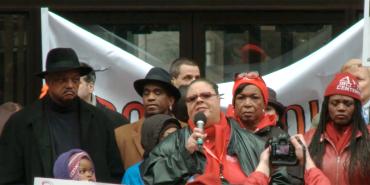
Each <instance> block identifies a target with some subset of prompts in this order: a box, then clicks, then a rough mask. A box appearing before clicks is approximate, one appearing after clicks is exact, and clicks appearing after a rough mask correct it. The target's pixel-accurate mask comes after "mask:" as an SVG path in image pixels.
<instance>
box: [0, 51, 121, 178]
mask: <svg viewBox="0 0 370 185" xmlns="http://www.w3.org/2000/svg"><path fill="white" fill-rule="evenodd" d="M90 71H91V68H86V67H81V66H80V63H79V60H78V57H77V55H76V53H75V52H74V50H72V49H71V48H56V49H52V50H51V51H49V53H48V56H47V59H46V71H44V72H41V73H39V74H38V76H39V77H41V78H45V81H46V84H47V85H48V86H49V90H48V94H47V96H45V97H44V98H42V99H41V100H37V101H36V102H35V103H34V104H32V105H30V106H27V107H25V108H24V109H22V110H21V111H19V112H17V113H15V114H14V115H13V116H12V117H11V118H10V119H9V121H8V123H7V124H6V126H5V128H4V132H3V135H2V136H1V138H0V151H1V152H0V184H33V180H34V177H53V175H52V174H53V172H52V169H53V163H54V161H55V159H56V158H57V157H58V156H59V154H62V153H64V152H66V151H68V150H70V149H73V148H81V149H83V150H85V151H87V152H88V153H89V154H90V156H91V158H92V160H93V161H94V164H95V169H96V178H97V181H103V182H118V181H119V176H120V174H122V170H123V169H122V167H121V165H120V158H119V153H118V150H117V145H116V142H115V139H114V133H113V128H112V126H111V125H110V124H109V119H108V118H107V117H106V116H105V114H104V113H103V112H101V111H100V110H99V109H97V108H96V107H94V106H92V105H89V104H87V103H86V102H84V101H82V100H81V99H80V98H78V96H77V91H78V87H79V84H80V76H83V75H85V74H87V73H89V72H90Z"/></svg>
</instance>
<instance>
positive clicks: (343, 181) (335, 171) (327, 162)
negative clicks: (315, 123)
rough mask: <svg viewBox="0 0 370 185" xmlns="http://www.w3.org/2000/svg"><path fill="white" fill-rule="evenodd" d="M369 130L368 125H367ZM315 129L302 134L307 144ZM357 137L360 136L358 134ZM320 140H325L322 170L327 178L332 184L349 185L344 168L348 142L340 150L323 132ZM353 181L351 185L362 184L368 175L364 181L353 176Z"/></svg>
mask: <svg viewBox="0 0 370 185" xmlns="http://www.w3.org/2000/svg"><path fill="white" fill-rule="evenodd" d="M368 130H369V131H370V126H368ZM315 131H316V129H311V130H309V131H308V132H306V134H305V135H304V137H305V140H306V142H307V143H308V144H310V143H311V140H312V137H313V135H314V134H315ZM357 137H361V134H358V135H357ZM321 142H325V154H324V156H323V160H322V161H323V164H322V169H321V170H322V171H323V172H324V174H325V175H326V176H327V177H328V178H329V180H330V182H331V184H332V185H349V184H350V183H349V179H348V171H347V170H346V165H345V162H346V159H347V158H348V157H349V143H348V144H347V146H346V147H345V148H344V149H343V150H342V151H337V149H336V148H335V145H334V144H333V142H332V141H331V140H330V139H329V137H328V136H327V135H326V133H324V134H323V135H322V138H321ZM353 179H354V180H355V182H354V183H353V184H351V185H356V184H358V185H360V184H361V185H362V184H368V182H370V176H369V177H368V179H367V181H366V182H360V181H356V180H358V179H359V178H356V177H354V178H353Z"/></svg>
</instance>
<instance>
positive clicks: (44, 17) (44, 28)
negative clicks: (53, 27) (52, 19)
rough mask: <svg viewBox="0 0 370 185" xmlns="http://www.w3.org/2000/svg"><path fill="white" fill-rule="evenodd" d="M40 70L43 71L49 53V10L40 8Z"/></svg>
mask: <svg viewBox="0 0 370 185" xmlns="http://www.w3.org/2000/svg"><path fill="white" fill-rule="evenodd" d="M40 11H41V48H42V69H43V70H45V61H46V55H47V53H48V51H49V8H45V7H43V8H41V9H40Z"/></svg>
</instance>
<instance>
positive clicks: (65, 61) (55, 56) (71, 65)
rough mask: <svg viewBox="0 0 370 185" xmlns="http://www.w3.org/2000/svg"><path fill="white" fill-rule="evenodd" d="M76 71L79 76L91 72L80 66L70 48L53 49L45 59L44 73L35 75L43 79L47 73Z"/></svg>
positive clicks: (87, 68) (89, 69)
mask: <svg viewBox="0 0 370 185" xmlns="http://www.w3.org/2000/svg"><path fill="white" fill-rule="evenodd" d="M69 70H78V71H79V72H80V75H81V76H84V75H86V74H88V73H89V72H91V68H89V67H84V66H80V62H79V60H78V57H77V54H76V52H75V51H74V50H73V49H72V48H55V49H52V50H50V51H49V53H48V55H47V57H46V71H43V72H41V73H39V74H37V76H38V77H41V78H45V76H46V75H47V74H49V73H55V72H62V71H69Z"/></svg>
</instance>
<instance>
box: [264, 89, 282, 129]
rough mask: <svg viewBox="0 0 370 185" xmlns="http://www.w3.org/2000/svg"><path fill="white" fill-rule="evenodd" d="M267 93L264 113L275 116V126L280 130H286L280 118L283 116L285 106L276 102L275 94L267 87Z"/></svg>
mask: <svg viewBox="0 0 370 185" xmlns="http://www.w3.org/2000/svg"><path fill="white" fill-rule="evenodd" d="M268 91H269V98H268V102H267V108H266V113H267V114H273V115H275V116H276V120H277V121H276V125H277V126H278V127H280V128H281V129H283V130H285V131H286V129H287V127H286V125H285V124H284V123H283V122H282V118H283V116H284V111H285V106H284V105H283V104H282V103H280V102H279V101H278V100H277V97H276V92H275V91H274V90H273V89H271V88H270V87H268Z"/></svg>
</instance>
